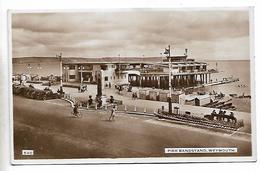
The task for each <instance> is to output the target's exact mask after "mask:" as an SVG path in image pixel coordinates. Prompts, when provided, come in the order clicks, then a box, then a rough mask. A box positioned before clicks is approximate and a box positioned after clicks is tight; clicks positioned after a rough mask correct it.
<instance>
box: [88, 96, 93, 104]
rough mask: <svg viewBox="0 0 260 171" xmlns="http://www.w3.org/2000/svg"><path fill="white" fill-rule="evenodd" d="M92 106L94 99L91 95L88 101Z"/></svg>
mask: <svg viewBox="0 0 260 171" xmlns="http://www.w3.org/2000/svg"><path fill="white" fill-rule="evenodd" d="M92 104H93V99H92V96H91V95H90V96H89V99H88V105H89V106H91V105H92Z"/></svg>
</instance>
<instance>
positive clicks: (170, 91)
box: [168, 45, 172, 114]
mask: <svg viewBox="0 0 260 171" xmlns="http://www.w3.org/2000/svg"><path fill="white" fill-rule="evenodd" d="M168 52H169V53H168V54H169V93H170V96H169V99H168V102H169V114H172V80H171V76H172V71H171V68H172V67H171V64H172V61H171V46H170V45H169V46H168Z"/></svg>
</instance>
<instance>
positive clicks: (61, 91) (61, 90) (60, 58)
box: [56, 53, 63, 94]
mask: <svg viewBox="0 0 260 171" xmlns="http://www.w3.org/2000/svg"><path fill="white" fill-rule="evenodd" d="M56 58H59V60H60V93H61V94H62V93H63V89H62V86H63V85H62V53H60V55H56Z"/></svg>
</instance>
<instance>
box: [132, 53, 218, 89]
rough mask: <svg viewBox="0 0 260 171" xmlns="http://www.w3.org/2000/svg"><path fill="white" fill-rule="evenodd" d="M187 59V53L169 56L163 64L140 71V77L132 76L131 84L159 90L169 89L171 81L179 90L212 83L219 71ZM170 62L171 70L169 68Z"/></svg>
mask: <svg viewBox="0 0 260 171" xmlns="http://www.w3.org/2000/svg"><path fill="white" fill-rule="evenodd" d="M187 57H188V56H187V51H186V52H185V54H184V55H173V56H167V57H166V59H164V60H163V61H162V62H161V63H158V64H155V65H149V66H148V67H147V68H143V69H142V70H140V76H138V75H131V74H130V75H129V82H130V84H131V85H133V86H140V87H154V88H159V89H169V81H171V82H170V83H171V87H172V88H177V89H179V88H186V87H193V86H197V85H203V84H208V83H211V82H212V80H211V74H212V73H215V72H217V71H213V70H207V63H205V62H196V61H195V60H194V59H187ZM169 61H170V62H171V68H169V67H168V66H169ZM169 70H171V71H170V72H171V76H170V75H169V74H168V73H169ZM169 77H171V78H170V79H171V80H170V79H169Z"/></svg>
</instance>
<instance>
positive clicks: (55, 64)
mask: <svg viewBox="0 0 260 171" xmlns="http://www.w3.org/2000/svg"><path fill="white" fill-rule="evenodd" d="M148 58H155V59H159V58H158V57H148ZM115 59H117V58H113V57H112V58H108V57H106V58H105V57H104V58H102V57H101V58H98V59H97V58H83V57H71V58H69V57H63V58H62V59H57V58H55V57H22V58H14V59H13V73H14V75H15V74H16V75H17V74H18V75H21V74H24V75H26V76H27V77H28V79H33V78H34V77H35V78H38V80H40V79H42V80H46V79H47V77H50V76H52V77H53V78H58V80H60V81H63V83H64V84H66V83H67V82H78V83H80V84H84V83H87V84H88V83H91V84H96V83H97V81H98V77H99V75H100V76H101V82H102V88H104V87H106V86H109V87H114V86H115V85H118V84H130V85H131V86H138V87H152V88H159V89H169V87H170V85H169V82H170V83H171V87H172V88H173V89H181V88H187V87H194V86H198V85H203V84H209V83H211V74H212V73H215V72H217V71H216V70H208V69H207V63H205V62H197V61H195V60H194V59H189V58H188V55H187V51H185V53H184V55H173V54H172V55H171V56H167V57H165V59H163V60H162V61H160V60H161V58H160V60H157V62H153V61H147V60H144V57H120V60H115ZM124 59H125V60H124ZM140 59H142V60H140ZM169 62H170V65H169ZM61 65H62V66H61ZM169 66H170V68H169ZM169 73H171V74H169ZM169 77H171V78H170V79H169ZM61 78H62V79H61Z"/></svg>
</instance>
